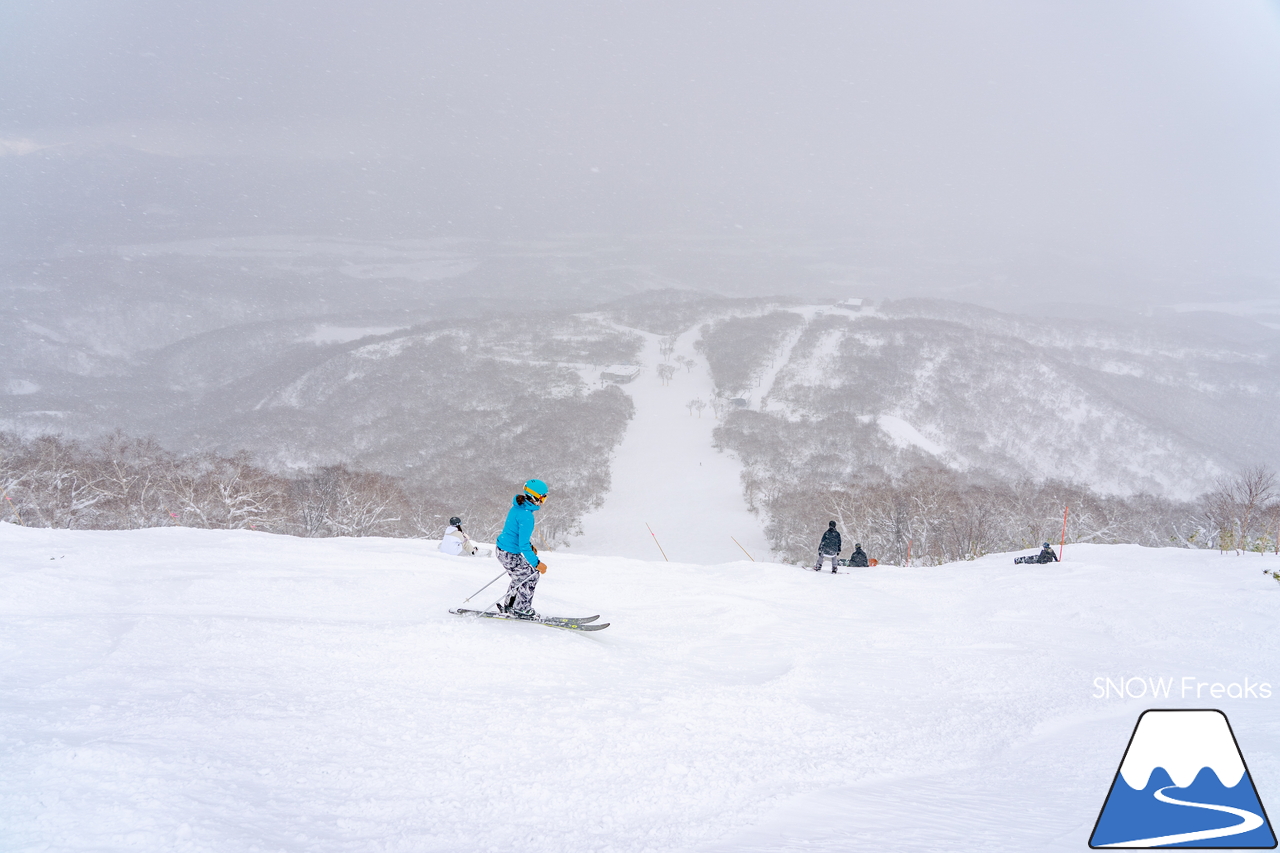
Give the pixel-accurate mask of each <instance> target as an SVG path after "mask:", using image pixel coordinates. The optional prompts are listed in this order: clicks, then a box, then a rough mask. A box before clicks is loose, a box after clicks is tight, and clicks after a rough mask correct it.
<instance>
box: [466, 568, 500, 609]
mask: <svg viewBox="0 0 1280 853" xmlns="http://www.w3.org/2000/svg"><path fill="white" fill-rule="evenodd" d="M506 573H507V570H506V569H503V570H502V573H501V574H499V575H498V578H500V577H502V575H505V574H506ZM498 578H494V579H493V580H492V581H489V582H488V583H487V584H485V585H484V586H482V587H480V588H479V589H477V590H476V591H475V592H473V593H471V594H470V595H468V596H467V597H466V598H464V599H463V600H462V603H463V604H466V603H467V602H468V601H470V600H471V599H473V598H475V597H476V596H477V595H479V594H480V593H482V592H484V591H485V590H486V589H488V588H489V587H491V586H493V581H496V580H497V579H498Z"/></svg>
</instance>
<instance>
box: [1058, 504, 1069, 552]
mask: <svg viewBox="0 0 1280 853" xmlns="http://www.w3.org/2000/svg"><path fill="white" fill-rule="evenodd" d="M1069 509H1071V507H1069V506H1064V507H1063V508H1062V541H1061V542H1059V543H1058V562H1059V563H1061V562H1062V556H1063V555H1064V554H1066V553H1067V510H1069Z"/></svg>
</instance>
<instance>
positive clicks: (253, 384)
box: [0, 291, 1280, 565]
mask: <svg viewBox="0 0 1280 853" xmlns="http://www.w3.org/2000/svg"><path fill="white" fill-rule="evenodd" d="M1195 319H1196V318H1191V320H1190V322H1194V321H1195ZM1188 322H1189V320H1188V318H1182V317H1178V316H1163V317H1155V318H1142V317H1136V316H1135V317H1130V318H1127V320H1126V321H1125V322H1117V321H1114V320H1108V321H1103V320H1098V319H1096V318H1083V319H1081V318H1076V319H1074V320H1069V321H1065V322H1064V321H1056V322H1054V323H1052V324H1048V323H1045V322H1042V321H1040V320H1038V319H1036V318H1034V317H1028V316H1019V315H1008V314H1000V313H998V312H995V311H990V310H988V309H981V308H977V307H975V306H963V305H958V304H955V303H942V302H935V301H927V300H914V301H902V302H880V303H874V304H873V303H871V302H864V301H860V300H855V301H852V302H844V303H840V304H834V305H833V304H831V303H827V304H812V303H804V302H800V301H797V300H781V301H780V300H776V299H775V300H768V299H759V298H752V299H729V298H724V297H716V296H712V295H708V294H700V293H696V292H685V291H651V292H647V293H641V294H636V295H634V296H631V297H627V298H624V299H621V300H617V301H614V302H612V303H608V304H605V305H602V306H600V310H598V311H595V312H587V313H579V312H564V311H561V312H556V311H543V312H542V313H540V314H533V315H526V316H524V317H519V318H517V317H500V316H499V317H490V318H487V319H486V320H485V322H484V323H480V324H477V323H474V322H472V321H470V320H469V319H467V318H465V317H458V318H453V319H438V320H429V319H419V320H418V321H417V322H412V323H410V324H408V325H406V326H404V327H402V328H395V327H386V326H379V325H375V324H373V323H372V322H371V321H370V322H369V325H367V326H364V327H361V326H360V325H359V324H357V323H351V324H348V325H346V326H335V325H334V324H333V323H332V321H330V322H328V323H324V322H320V323H317V322H299V321H296V320H293V321H281V322H276V323H261V322H259V323H250V324H239V325H232V326H229V327H226V328H224V329H222V330H218V331H210V332H205V333H201V334H198V335H195V336H193V337H191V338H188V339H184V340H181V341H176V342H172V343H168V344H166V345H165V346H163V347H161V348H159V349H158V350H155V351H152V352H150V353H147V352H144V353H142V354H140V355H138V356H132V357H130V358H128V359H120V360H118V361H119V362H120V363H118V364H116V365H115V366H114V367H111V368H110V369H109V370H107V371H106V372H108V373H115V374H117V375H116V376H115V377H110V376H108V377H105V378H106V380H107V386H106V387H108V388H110V387H112V386H111V383H116V384H118V383H121V382H123V381H126V379H127V378H128V375H129V373H130V372H132V374H133V375H134V376H135V377H137V378H136V379H135V380H133V381H134V382H135V385H134V387H135V388H136V389H140V390H135V391H134V393H133V396H132V397H130V398H128V403H129V405H128V406H127V407H126V408H117V409H114V410H111V409H108V410H107V411H106V414H105V415H104V414H103V410H102V408H101V405H102V403H101V402H100V401H101V399H102V398H93V397H91V398H90V402H92V403H94V404H95V405H94V406H92V407H88V406H83V405H82V406H81V409H80V412H77V411H75V410H70V411H68V410H67V409H66V408H64V410H63V411H62V413H61V414H59V415H58V417H57V422H58V423H61V424H62V425H63V429H62V430H59V431H54V430H52V429H50V427H51V426H52V422H51V421H50V420H49V415H48V413H49V409H51V408H54V407H53V406H48V405H41V404H40V403H41V401H42V398H43V399H44V400H49V395H50V392H53V394H54V399H55V400H57V402H58V403H61V404H62V405H63V406H64V407H65V406H66V404H67V403H68V401H69V400H70V399H71V397H72V395H71V394H70V393H69V392H68V391H62V392H58V391H57V390H56V388H57V386H56V383H55V382H51V381H50V380H49V377H48V376H47V375H46V376H41V377H39V379H40V382H39V383H37V382H34V381H33V382H32V383H31V384H32V385H33V386H36V385H40V386H42V387H37V388H35V389H34V390H31V389H25V388H24V389H23V393H21V394H18V393H11V394H10V395H9V396H8V397H7V398H5V399H6V401H7V405H8V407H9V411H10V416H9V418H8V419H7V420H6V422H5V423H6V426H7V427H8V430H9V431H8V432H7V433H5V434H4V435H3V441H2V445H0V453H2V454H3V458H0V487H3V489H4V496H5V503H6V515H7V518H8V520H10V521H15V522H20V523H22V524H28V525H41V526H54V527H85V528H129V527H145V526H156V525H166V524H180V525H185V526H195V527H252V528H254V529H260V530H270V531H276V532H283V533H292V534H297V535H306V536H318V535H319V536H324V535H371V534H377V535H392V536H434V535H438V533H439V530H440V528H441V527H442V521H443V520H444V519H447V518H448V517H449V516H451V515H461V516H462V517H463V518H464V519H466V522H467V524H468V529H469V531H470V532H471V533H472V534H473V535H474V536H477V537H481V538H485V537H491V536H492V535H493V534H494V533H496V530H497V526H498V524H499V522H500V520H501V518H502V515H503V513H504V512H505V509H506V505H507V502H508V501H509V500H510V496H511V494H512V493H513V490H514V489H515V488H516V486H517V485H518V484H519V482H520V481H521V480H522V479H523V478H524V477H526V476H533V475H535V474H536V475H538V476H542V477H543V478H544V479H546V480H548V481H549V482H552V483H553V484H554V486H555V489H554V490H555V498H556V499H555V500H554V501H552V502H551V504H549V506H548V509H547V511H546V512H545V513H544V515H543V516H542V518H541V523H540V525H539V530H540V532H541V535H542V536H543V537H544V542H545V543H546V544H549V545H556V544H564V543H567V541H568V540H569V539H570V538H571V537H572V536H573V535H574V534H575V533H577V532H578V531H579V530H580V523H581V520H582V518H583V517H584V515H586V514H587V513H589V512H590V511H591V510H592V509H594V508H597V507H599V506H600V505H601V503H602V502H603V500H604V498H605V496H606V495H607V494H608V492H609V489H610V482H611V481H610V456H611V454H612V453H613V452H614V450H615V449H616V447H617V445H618V443H619V442H620V441H621V440H622V437H623V435H624V433H625V432H626V428H627V424H628V422H629V420H630V418H631V416H632V411H633V409H634V407H633V405H632V401H631V399H630V397H629V395H628V393H627V391H626V388H627V386H626V385H625V384H623V385H615V384H611V383H608V382H602V381H600V377H601V376H602V370H603V369H604V368H605V366H608V365H627V364H630V363H632V362H634V361H635V360H636V358H637V353H638V352H639V350H640V347H641V344H642V336H643V335H651V336H653V335H657V336H661V344H660V346H659V352H660V354H661V359H662V363H661V364H658V365H657V366H656V368H655V370H654V372H655V373H656V375H657V378H658V379H659V380H661V381H662V384H663V385H664V386H666V385H668V384H671V380H672V377H675V376H679V375H683V374H684V373H686V372H688V371H691V370H693V369H694V366H695V364H694V361H693V360H692V359H690V358H687V357H685V356H684V355H679V356H676V355H673V352H674V346H675V341H676V339H677V336H678V335H680V334H684V333H686V332H691V331H692V332H696V340H695V343H694V349H695V351H696V353H698V354H700V355H701V356H702V357H703V358H705V363H706V369H708V370H709V371H710V374H711V378H712V380H713V382H714V387H715V393H714V394H713V395H712V396H711V397H709V398H708V399H705V400H703V399H694V400H690V401H688V403H687V405H686V409H687V412H688V416H689V417H699V418H700V417H703V413H704V411H705V412H706V416H707V417H710V418H715V419H716V423H717V426H716V429H715V432H714V438H715V442H716V445H717V447H719V448H720V449H721V450H722V451H723V452H727V453H730V454H732V455H733V456H734V457H735V458H736V459H737V460H738V462H739V463H740V464H741V466H742V475H741V480H742V487H743V496H744V499H745V501H746V503H747V505H748V507H749V508H750V509H751V510H753V511H754V512H756V514H757V518H758V519H759V523H760V524H761V526H762V527H763V529H764V530H765V532H766V534H767V535H768V538H769V542H770V544H771V546H772V547H773V549H774V550H775V552H776V553H777V554H778V555H780V556H782V557H784V558H785V559H788V560H793V561H807V560H809V559H811V552H812V550H813V547H814V546H813V543H814V542H816V540H817V538H818V536H819V535H820V534H821V531H822V529H824V528H825V526H826V523H827V521H828V520H835V521H836V522H837V523H838V525H839V526H840V529H841V530H842V531H844V533H845V535H846V537H848V538H849V540H850V543H852V542H853V541H860V542H862V544H863V545H864V547H866V548H867V550H868V551H869V552H870V553H871V554H872V556H875V557H877V558H878V559H880V560H881V561H883V562H886V563H890V564H899V565H901V564H905V563H906V562H907V561H908V556H910V561H911V563H913V564H916V565H920V564H925V565H932V564H940V563H944V562H949V561H953V560H959V559H972V558H975V557H978V556H982V555H984V554H987V553H991V552H995V551H1001V550H1016V549H1020V548H1028V547H1033V546H1036V545H1038V544H1039V543H1041V542H1043V541H1045V540H1050V541H1054V542H1056V541H1057V540H1058V538H1059V536H1060V535H1061V528H1062V514H1063V510H1064V508H1067V507H1069V508H1070V509H1069V512H1068V515H1067V524H1066V535H1067V541H1068V542H1094V543H1114V542H1132V543H1140V544H1146V545H1177V546H1183V547H1220V548H1230V549H1243V550H1262V549H1268V548H1274V547H1275V543H1276V536H1277V520H1278V519H1277V513H1278V512H1280V509H1278V506H1280V504H1278V503H1277V500H1278V498H1280V495H1278V494H1277V489H1276V485H1275V480H1274V477H1273V476H1272V475H1271V473H1270V469H1269V468H1268V467H1267V465H1266V464H1265V463H1267V462H1270V461H1271V460H1274V459H1275V458H1277V455H1278V450H1277V446H1276V442H1277V439H1276V436H1277V435H1278V434H1280V430H1278V429H1276V426H1277V425H1276V424H1275V415H1274V401H1275V400H1277V399H1280V384H1278V382H1277V379H1276V371H1275V369H1274V366H1275V365H1276V363H1277V358H1278V356H1277V347H1276V344H1275V341H1274V338H1269V337H1266V336H1264V337H1262V338H1261V339H1258V338H1256V337H1255V338H1249V337H1248V336H1242V335H1240V334H1239V333H1238V330H1236V329H1234V328H1230V327H1228V328H1225V329H1214V328H1213V326H1212V325H1211V324H1202V325H1201V326H1200V327H1198V328H1196V335H1195V336H1194V337H1191V336H1189V335H1188V334H1187V330H1188V328H1190V327H1189V325H1188ZM39 346H42V347H46V348H47V347H50V346H56V341H52V340H51V339H50V338H49V337H48V336H47V335H45V336H43V337H42V342H41V343H40V344H39ZM228 354H231V355H232V357H230V358H229V357H228ZM64 363H66V362H64ZM612 369H618V368H612ZM628 369H630V368H628ZM103 370H104V368H103V367H101V366H98V367H94V366H92V365H91V366H89V367H84V368H81V372H82V373H87V374H88V375H89V376H93V375H94V374H95V373H101V372H103ZM66 372H70V371H64V373H66ZM121 374H124V375H123V376H122V375H121ZM27 375H28V376H33V375H35V374H31V373H28V374H27ZM148 377H150V378H148ZM63 381H64V382H65V381H67V380H63ZM649 381H652V377H651V378H650V379H649ZM675 384H676V385H678V383H675ZM49 386H52V387H49ZM147 388H153V389H163V393H161V392H159V391H154V390H153V391H147V390H146V389H147ZM670 393H673V394H675V393H679V392H678V391H677V390H675V387H674V386H673V388H672V390H671V392H670ZM140 394H141V395H144V396H143V399H146V400H147V405H139V399H140V398H139V395H140ZM148 395H149V396H148ZM76 396H77V397H78V395H76ZM59 397H60V399H58V398H59ZM19 405H26V406H28V407H29V409H30V410H34V411H33V416H23V415H21V414H20V413H19V412H18V411H16V410H15V407H17V406H19ZM91 409H92V412H91ZM113 422H114V423H113ZM95 424H96V425H97V426H98V427H99V428H98V429H96V430H95V429H94V426H95ZM1226 424H1232V425H1234V429H1233V430H1232V431H1231V432H1227V431H1226V430H1225V429H1224V425H1226ZM110 426H114V428H115V431H114V432H112V431H110V430H109V429H107V427H110ZM1225 435H1231V436H1232V440H1231V441H1226V440H1225V439H1224V438H1223V436H1225ZM147 436H153V437H154V438H148V437H147ZM1260 460H1262V461H1261V462H1260ZM1241 472H1244V473H1241Z"/></svg>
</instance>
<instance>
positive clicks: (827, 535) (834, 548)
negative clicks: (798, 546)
mask: <svg viewBox="0 0 1280 853" xmlns="http://www.w3.org/2000/svg"><path fill="white" fill-rule="evenodd" d="M840 550H841V548H840V531H838V530H836V523H835V522H834V521H833V522H831V523H830V524H829V525H827V529H826V531H825V532H824V533H823V534H822V541H821V542H819V543H818V562H816V563H814V564H813V570H814V571H815V572H820V571H822V561H823V560H830V561H831V574H833V575H834V574H835V573H836V565H837V560H836V555H838V554H839V553H840Z"/></svg>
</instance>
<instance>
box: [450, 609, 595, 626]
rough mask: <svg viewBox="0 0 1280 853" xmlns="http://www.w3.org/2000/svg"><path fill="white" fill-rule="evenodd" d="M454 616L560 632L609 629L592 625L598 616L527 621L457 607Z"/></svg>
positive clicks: (555, 617)
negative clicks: (508, 621)
mask: <svg viewBox="0 0 1280 853" xmlns="http://www.w3.org/2000/svg"><path fill="white" fill-rule="evenodd" d="M449 612H450V613H452V614H454V615H455V616H470V617H472V618H473V619H508V620H510V621H512V622H532V623H534V624H535V625H546V626H548V627H551V628H559V629H560V630H562V631H603V630H604V629H605V628H608V627H609V623H608V622H605V623H604V624H602V625H592V624H589V623H591V622H595V621H596V620H597V619H599V618H600V617H599V616H539V617H537V618H536V619H529V618H526V617H523V616H511V615H509V614H506V613H495V612H494V611H492V610H464V609H463V608H461V607H459V608H458V609H457V610H450V611H449Z"/></svg>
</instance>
